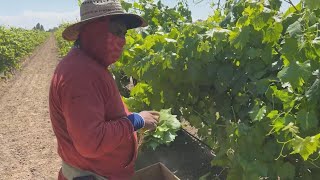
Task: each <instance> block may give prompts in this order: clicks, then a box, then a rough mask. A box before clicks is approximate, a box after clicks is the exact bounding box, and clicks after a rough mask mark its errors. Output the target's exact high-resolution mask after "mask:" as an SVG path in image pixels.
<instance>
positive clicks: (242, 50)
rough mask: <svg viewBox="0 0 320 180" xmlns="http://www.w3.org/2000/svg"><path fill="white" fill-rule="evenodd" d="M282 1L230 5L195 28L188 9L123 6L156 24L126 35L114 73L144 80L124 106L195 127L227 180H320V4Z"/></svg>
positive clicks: (240, 0)
mask: <svg viewBox="0 0 320 180" xmlns="http://www.w3.org/2000/svg"><path fill="white" fill-rule="evenodd" d="M283 3H285V2H283ZM280 4H281V2H280V1H279V0H268V1H246V0H228V1H227V2H226V3H225V5H224V9H222V10H216V11H215V12H214V13H213V15H212V16H211V17H209V18H208V19H207V20H205V21H202V22H193V23H191V19H190V14H189V11H188V7H187V6H186V5H185V4H184V3H181V2H180V4H178V5H177V6H176V7H175V8H172V10H170V11H167V10H168V8H166V6H164V5H162V4H161V3H155V2H153V1H152V0H140V1H139V2H135V3H132V4H131V3H125V6H126V9H127V10H128V11H130V12H132V11H137V12H138V13H141V14H142V16H144V17H145V18H146V19H147V21H148V22H149V24H150V26H149V27H148V28H143V29H139V30H137V31H135V30H131V31H129V32H128V34H127V37H126V39H127V46H126V49H125V51H124V53H123V56H122V57H121V59H120V61H118V62H117V63H116V64H115V68H114V69H113V71H114V72H115V75H116V80H118V83H119V84H122V86H126V85H127V84H128V83H129V82H126V81H121V82H120V81H119V79H122V76H123V75H124V74H125V75H126V76H127V77H132V78H134V80H135V82H137V83H135V87H134V88H133V89H132V90H131V92H130V93H129V94H127V97H126V98H127V99H126V100H125V101H126V103H128V104H129V106H131V105H132V106H134V110H135V111H139V110H144V109H154V110H161V109H169V108H171V109H172V112H173V114H177V115H179V116H182V117H183V118H185V119H186V120H188V121H189V122H190V123H191V125H193V126H194V127H196V128H197V129H198V135H199V136H200V137H201V138H202V139H203V140H204V141H205V142H206V143H207V144H208V145H210V146H211V147H212V148H214V149H215V150H216V154H217V156H216V157H215V159H214V160H213V162H212V165H217V166H223V167H227V168H228V169H229V170H228V177H227V179H231V180H233V179H235V180H251V179H252V180H254V179H263V178H269V179H279V178H280V179H310V180H311V179H318V178H319V177H320V170H319V167H320V159H319V151H320V144H319V143H320V142H319V141H320V140H319V137H320V127H319V119H320V113H319V105H320V104H319V103H320V101H319V100H320V94H319V92H320V91H319V88H320V85H319V84H320V80H319V79H320V75H319V68H320V62H319V59H320V50H319V49H320V37H319V22H320V10H319V7H318V6H319V4H320V3H317V1H313V0H302V1H301V2H300V3H299V4H297V5H296V6H295V7H290V8H289V9H288V10H287V11H286V12H285V13H283V14H281V13H280V12H279V8H280ZM158 7H160V8H158ZM118 75H121V77H119V76H118ZM127 79H129V78H127Z"/></svg>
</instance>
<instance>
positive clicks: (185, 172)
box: [135, 130, 223, 180]
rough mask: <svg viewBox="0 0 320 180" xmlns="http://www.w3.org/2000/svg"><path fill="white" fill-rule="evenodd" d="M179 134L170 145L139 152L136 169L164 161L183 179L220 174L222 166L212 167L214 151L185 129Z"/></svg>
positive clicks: (191, 179) (195, 179) (192, 179)
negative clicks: (210, 173) (209, 173)
mask: <svg viewBox="0 0 320 180" xmlns="http://www.w3.org/2000/svg"><path fill="white" fill-rule="evenodd" d="M177 134H178V136H177V137H176V140H175V141H174V142H172V143H171V144H170V145H169V146H166V145H163V146H160V147H158V148H157V149H156V150H155V151H154V150H152V149H142V151H140V152H139V153H138V159H137V161H136V167H135V168H136V171H139V170H140V169H144V168H145V167H149V166H150V165H154V164H157V163H162V164H164V165H165V166H166V167H167V168H168V169H169V170H170V171H171V172H172V173H173V174H174V175H176V176H177V177H178V178H180V179H181V180H197V179H199V178H200V177H202V176H203V175H205V174H207V173H208V172H212V173H213V174H216V175H217V176H219V174H220V172H221V170H222V168H220V167H211V161H212V160H213V158H214V154H213V152H212V151H211V150H210V149H208V148H207V147H206V146H203V145H202V144H201V143H200V142H199V141H197V140H196V139H194V138H193V137H191V136H190V135H189V134H187V133H186V132H185V131H184V130H181V131H178V132H177ZM220 177H221V176H219V178H220ZM149 179H150V180H153V178H149ZM220 179H223V178H220Z"/></svg>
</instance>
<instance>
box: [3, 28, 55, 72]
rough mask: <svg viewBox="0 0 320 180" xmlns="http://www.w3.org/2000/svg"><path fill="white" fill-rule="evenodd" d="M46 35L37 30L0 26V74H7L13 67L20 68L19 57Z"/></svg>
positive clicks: (33, 47) (30, 49) (42, 40)
mask: <svg viewBox="0 0 320 180" xmlns="http://www.w3.org/2000/svg"><path fill="white" fill-rule="evenodd" d="M48 36H49V34H48V33H46V32H43V31H39V30H25V29H21V28H5V27H2V26H0V37H1V38H0V74H2V75H0V76H8V75H9V74H10V73H11V72H12V70H13V69H17V68H20V66H21V63H20V61H21V59H22V58H23V57H25V56H27V55H29V54H31V53H32V51H33V50H34V49H35V48H36V47H37V46H39V45H40V44H42V43H43V42H44V40H45V39H46V38H47V37H48Z"/></svg>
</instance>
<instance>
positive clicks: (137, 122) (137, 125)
mask: <svg viewBox="0 0 320 180" xmlns="http://www.w3.org/2000/svg"><path fill="white" fill-rule="evenodd" d="M128 119H129V120H130V122H131V123H132V125H133V127H134V131H137V130H139V129H141V128H143V127H144V125H145V121H144V119H143V117H142V116H141V115H140V114H138V113H132V114H130V115H129V116H128Z"/></svg>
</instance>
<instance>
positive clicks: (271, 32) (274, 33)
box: [263, 23, 283, 44]
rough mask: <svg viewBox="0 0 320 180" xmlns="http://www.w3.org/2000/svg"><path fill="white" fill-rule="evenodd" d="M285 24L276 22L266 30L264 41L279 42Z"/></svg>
mask: <svg viewBox="0 0 320 180" xmlns="http://www.w3.org/2000/svg"><path fill="white" fill-rule="evenodd" d="M282 30H283V26H282V24H281V23H274V24H273V25H272V26H270V27H268V28H267V30H265V31H264V38H263V42H267V43H272V44H274V43H277V42H278V41H279V39H280V37H281V33H282Z"/></svg>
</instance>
